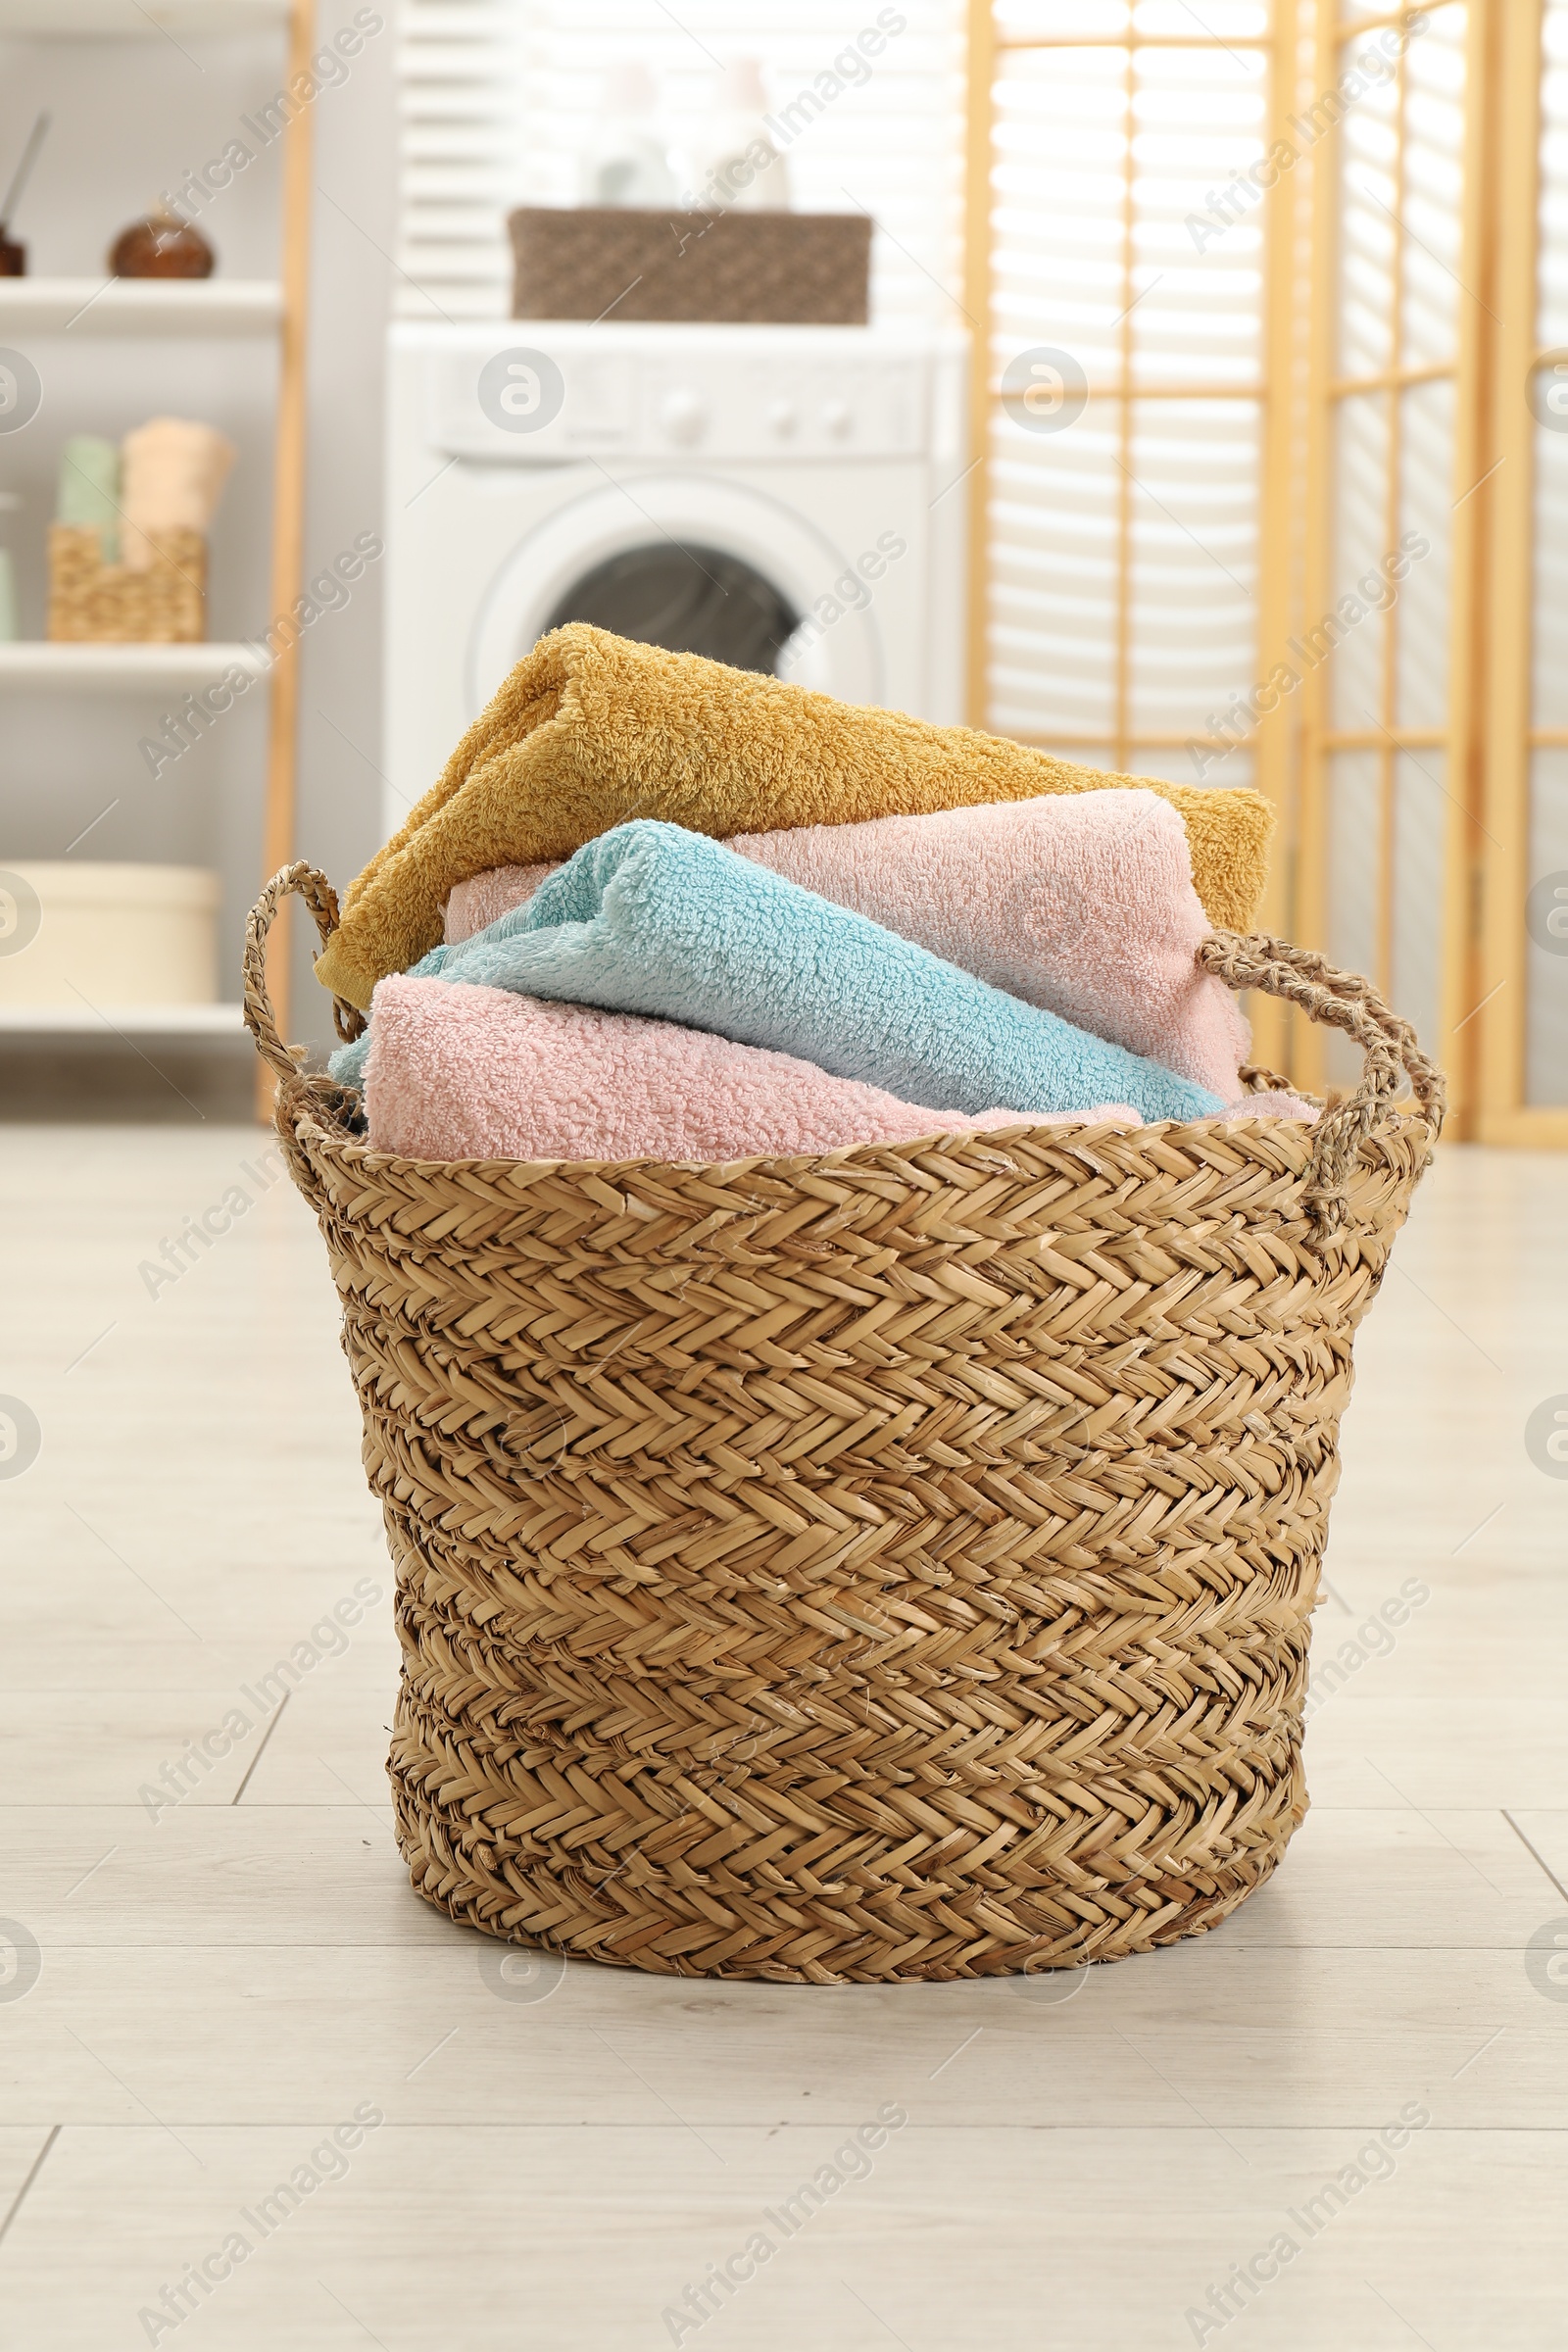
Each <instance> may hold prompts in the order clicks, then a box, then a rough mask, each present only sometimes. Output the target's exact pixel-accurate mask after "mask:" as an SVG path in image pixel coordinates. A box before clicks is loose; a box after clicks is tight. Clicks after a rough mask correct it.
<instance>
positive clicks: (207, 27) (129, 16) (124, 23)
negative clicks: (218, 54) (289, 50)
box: [0, 0, 290, 41]
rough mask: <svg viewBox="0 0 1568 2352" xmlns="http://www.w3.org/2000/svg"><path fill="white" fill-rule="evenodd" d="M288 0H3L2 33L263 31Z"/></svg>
mask: <svg viewBox="0 0 1568 2352" xmlns="http://www.w3.org/2000/svg"><path fill="white" fill-rule="evenodd" d="M289 7H290V0H148V5H147V6H146V7H145V8H139V7H138V6H137V5H136V0H0V33H21V34H27V35H31V36H32V37H34V38H46V39H49V40H55V41H57V40H97V41H102V40H127V41H143V40H146V41H151V40H158V39H161V38H162V37H163V35H164V34H166V33H177V32H189V33H200V34H205V35H207V36H208V37H209V38H210V37H211V36H212V35H213V34H214V33H229V32H260V31H264V30H265V29H266V28H267V27H268V26H269V25H285V24H287V22H288V17H289Z"/></svg>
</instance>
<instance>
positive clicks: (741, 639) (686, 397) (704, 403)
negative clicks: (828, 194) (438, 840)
mask: <svg viewBox="0 0 1568 2352" xmlns="http://www.w3.org/2000/svg"><path fill="white" fill-rule="evenodd" d="M966 371H967V345H966V341H965V338H964V337H963V336H962V335H961V334H958V333H955V332H950V331H935V330H933V331H931V332H926V333H920V332H916V331H913V330H897V331H895V330H891V329H889V330H883V329H877V328H866V327H793V326H792V327H779V326H683V325H649V324H641V323H639V324H626V325H616V324H615V322H614V321H613V319H604V320H600V321H597V322H586V321H575V320H574V321H570V322H566V323H556V322H553V321H546V320H539V319H515V320H511V321H508V322H505V323H496V324H491V323H488V322H487V323H484V324H466V323H465V324H452V325H446V326H430V327H425V326H416V325H414V324H412V323H406V322H405V323H399V324H398V325H396V326H395V327H394V328H393V329H392V344H391V357H390V370H389V384H390V390H389V398H390V414H389V430H388V436H387V451H388V469H389V480H388V495H387V527H386V534H385V535H386V541H387V555H386V564H387V570H386V595H387V638H386V644H387V663H386V718H387V727H386V737H385V742H386V773H387V784H388V797H387V802H386V819H387V830H388V831H389V832H390V831H392V830H393V829H394V828H395V827H396V826H397V825H399V824H401V823H402V821H403V819H404V817H405V816H406V815H407V813H408V810H409V809H410V807H411V806H412V804H413V803H414V802H415V801H417V800H418V799H419V797H420V796H421V794H423V793H424V792H425V791H426V790H428V788H429V786H430V785H431V784H432V783H433V782H434V781H435V779H436V777H437V776H438V775H439V774H440V772H441V770H442V768H443V766H444V765H445V763H446V761H447V760H448V758H449V756H450V755H451V753H452V750H453V748H454V746H455V745H456V744H457V742H458V739H459V738H460V736H461V735H462V734H463V732H464V730H465V729H466V727H467V726H468V725H469V723H470V721H471V720H472V719H473V718H474V717H476V716H477V714H478V712H479V711H481V710H482V709H483V708H484V705H485V704H486V703H487V702H488V701H489V699H490V697H491V695H492V694H493V693H494V692H495V690H496V688H497V687H498V686H499V685H500V684H501V681H502V680H503V678H504V677H505V676H506V674H507V672H508V671H509V670H510V669H511V668H512V666H513V664H514V663H515V662H518V661H520V660H521V658H522V656H523V655H524V654H526V653H527V652H528V651H529V650H530V648H531V647H532V646H533V645H534V644H535V642H536V641H537V640H538V639H539V638H540V637H541V636H543V635H544V633H545V632H546V630H548V629H552V628H556V627H559V626H560V625H561V624H562V623H563V622H564V621H568V620H590V621H594V622H597V623H598V624H599V625H600V626H602V627H605V628H609V629H613V630H614V631H615V632H616V633H617V634H618V635H621V636H626V637H637V638H642V639H644V640H646V641H647V642H649V643H652V644H658V645H665V646H669V647H671V648H674V649H677V650H681V651H687V652H693V653H699V654H706V655H708V656H710V657H711V658H712V659H714V660H717V661H721V662H731V663H733V664H735V665H736V666H738V667H741V668H750V669H757V670H761V671H768V672H771V673H772V674H774V675H776V676H779V677H782V678H787V679H789V680H791V681H793V682H794V683H796V684H798V685H802V686H809V687H816V688H820V689H821V690H823V691H824V692H826V693H828V694H832V695H837V696H838V697H840V698H841V699H842V700H843V701H845V702H850V703H877V704H882V705H884V706H887V707H888V708H891V709H894V710H900V711H909V712H910V713H912V714H913V715H914V716H915V717H919V718H928V719H935V720H938V721H940V722H942V723H944V724H958V723H960V722H961V720H962V718H963V715H964V631H965V538H966V532H965V510H966V505H967V500H966V495H965V490H964V487H963V485H964V478H965V470H966V467H967V465H968V455H967V448H966V420H965V383H966Z"/></svg>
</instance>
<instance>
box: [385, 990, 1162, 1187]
mask: <svg viewBox="0 0 1568 2352" xmlns="http://www.w3.org/2000/svg"><path fill="white" fill-rule="evenodd" d="M371 1010H372V1016H373V1017H372V1019H371V1022H370V1047H369V1053H368V1056H367V1058H366V1064H365V1106H366V1116H367V1119H368V1124H369V1131H370V1144H371V1148H372V1149H373V1150H374V1151H377V1152H401V1153H402V1154H403V1156H404V1157H405V1158H407V1159H610V1160H614V1159H662V1160H698V1161H706V1162H711V1161H723V1160H731V1159H752V1158H756V1157H760V1156H763V1155H769V1154H781V1155H782V1154H786V1153H790V1152H837V1151H840V1150H842V1149H843V1148H844V1147H845V1146H847V1145H854V1144H897V1143H910V1142H913V1141H915V1140H916V1139H917V1138H919V1137H921V1136H926V1135H969V1134H973V1133H974V1132H975V1131H976V1130H977V1129H990V1128H996V1127H1019V1126H1032V1127H1040V1126H1057V1125H1063V1124H1067V1123H1070V1122H1069V1121H1068V1120H1067V1119H1065V1118H1063V1117H1059V1116H1058V1117H1057V1118H1054V1119H1042V1118H1039V1117H1033V1118H1026V1117H1025V1116H1024V1115H1023V1114H1022V1113H1021V1112H1018V1111H1015V1110H988V1111H986V1112H984V1113H983V1114H982V1115H981V1116H980V1117H979V1118H966V1117H964V1116H963V1115H962V1114H961V1113H959V1112H957V1111H943V1110H922V1109H920V1108H919V1107H918V1105H917V1104H915V1103H901V1102H900V1101H899V1100H898V1099H897V1097H896V1096H894V1095H888V1094H884V1093H883V1092H882V1090H881V1088H880V1087H875V1086H862V1085H861V1084H860V1083H859V1082H858V1080H856V1079H852V1078H832V1077H829V1075H828V1074H827V1072H826V1071H825V1070H819V1069H816V1068H815V1067H814V1066H813V1065H812V1064H811V1063H810V1062H809V1061H798V1060H797V1059H796V1058H795V1056H794V1054H766V1053H762V1052H760V1050H759V1049H758V1048H757V1047H755V1046H739V1045H732V1044H731V1043H730V1041H729V1039H728V1038H722V1037H711V1036H710V1035H709V1034H708V1033H707V1032H706V1031H705V1030H698V1029H683V1028H681V1027H680V1026H679V1025H678V1024H677V1023H676V1022H674V1021H648V1020H641V1019H638V1018H636V1017H635V1016H633V1015H632V1014H630V1013H623V1012H599V1011H596V1010H594V1009H592V1008H591V1007H590V1006H588V1005H557V1004H545V1003H543V1002H542V1001H541V1000H540V999H539V998H537V997H517V996H513V995H511V994H510V993H509V992H508V991H507V990H505V989H500V988H476V987H472V986H468V985H460V984H457V983H453V982H449V981H445V980H411V979H408V978H407V977H404V976H398V977H396V978H393V979H390V980H383V981H381V982H380V983H379V984H378V986H377V988H376V991H375V996H374V999H373V1003H372V1007H371ZM1075 1118H1077V1119H1082V1120H1083V1121H1086V1122H1092V1123H1094V1122H1100V1121H1104V1120H1115V1121H1117V1122H1118V1123H1121V1124H1124V1125H1128V1126H1133V1127H1136V1126H1138V1125H1139V1119H1138V1114H1137V1112H1136V1111H1133V1110H1130V1109H1129V1108H1128V1107H1127V1105H1126V1103H1107V1104H1102V1105H1101V1106H1099V1107H1098V1108H1096V1109H1093V1110H1085V1111H1083V1112H1081V1113H1078V1114H1075Z"/></svg>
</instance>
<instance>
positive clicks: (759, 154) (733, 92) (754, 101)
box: [686, 57, 790, 213]
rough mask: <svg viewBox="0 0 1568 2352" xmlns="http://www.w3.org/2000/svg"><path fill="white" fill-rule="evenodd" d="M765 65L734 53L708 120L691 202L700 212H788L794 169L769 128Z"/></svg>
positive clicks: (694, 167)
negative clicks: (791, 173) (716, 103)
mask: <svg viewBox="0 0 1568 2352" xmlns="http://www.w3.org/2000/svg"><path fill="white" fill-rule="evenodd" d="M766 117H767V96H766V93H765V91H764V90H763V88H762V68H761V64H760V60H759V59H757V58H755V57H736V58H731V60H730V62H729V64H728V65H727V66H726V67H725V68H724V78H723V82H722V85H721V88H720V92H719V102H718V105H717V108H716V109H715V111H714V112H713V114H712V115H711V117H710V118H709V120H708V122H707V123H705V125H704V130H703V136H702V139H701V141H700V143H699V145H698V146H697V148H696V150H695V152H694V155H693V159H692V171H691V185H690V187H689V188H688V189H687V191H686V202H687V203H688V204H690V205H694V206H696V207H697V208H698V209H699V210H700V211H704V212H709V211H714V210H718V211H724V212H745V213H786V212H788V211H789V208H790V170H789V166H788V164H787V163H786V162H785V161H784V158H783V156H782V155H781V154H780V153H779V151H778V148H777V147H776V145H775V144H774V141H773V135H772V133H771V131H770V130H769V129H768V127H767V121H766Z"/></svg>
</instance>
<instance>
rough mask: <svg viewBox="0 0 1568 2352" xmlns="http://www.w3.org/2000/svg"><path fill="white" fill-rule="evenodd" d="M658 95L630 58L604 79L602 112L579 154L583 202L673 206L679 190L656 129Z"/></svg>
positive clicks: (651, 81) (638, 64)
mask: <svg viewBox="0 0 1568 2352" xmlns="http://www.w3.org/2000/svg"><path fill="white" fill-rule="evenodd" d="M658 106H659V95H658V92H657V91H656V89H655V87H654V77H653V75H652V73H649V71H648V68H647V67H646V66H645V65H643V64H642V63H641V62H640V61H638V60H636V59H632V60H628V61H627V62H626V63H624V64H622V65H618V66H614V67H613V68H612V70H611V72H610V73H608V74H607V75H606V77H605V112H604V117H603V121H602V123H601V125H600V128H599V131H598V133H597V135H596V137H595V138H594V140H593V141H592V143H591V145H590V146H589V148H588V151H587V153H586V155H585V156H584V158H583V175H582V188H583V193H582V200H583V202H584V204H613V205H650V206H655V205H662V204H673V203H675V201H676V199H677V197H678V196H679V193H680V190H679V188H678V186H677V185H676V180H675V174H674V172H672V171H671V170H670V168H669V155H668V149H667V144H666V141H665V139H664V137H663V135H662V130H661V128H660V123H659V116H658Z"/></svg>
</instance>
